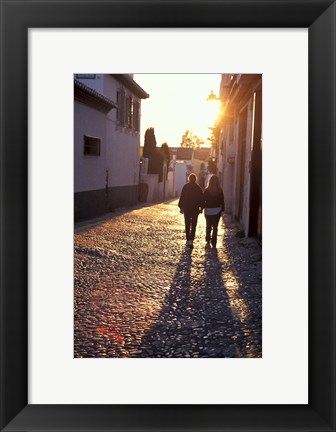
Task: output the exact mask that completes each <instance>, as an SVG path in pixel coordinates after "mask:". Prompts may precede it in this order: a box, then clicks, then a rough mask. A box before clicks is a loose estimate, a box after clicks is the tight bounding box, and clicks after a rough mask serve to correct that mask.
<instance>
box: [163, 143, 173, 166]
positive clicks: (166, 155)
mask: <svg viewBox="0 0 336 432" xmlns="http://www.w3.org/2000/svg"><path fill="white" fill-rule="evenodd" d="M161 151H162V154H163V155H164V158H165V159H166V161H167V167H169V165H170V161H171V154H170V150H169V147H168V144H167V143H166V142H165V143H163V144H162V146H161Z"/></svg>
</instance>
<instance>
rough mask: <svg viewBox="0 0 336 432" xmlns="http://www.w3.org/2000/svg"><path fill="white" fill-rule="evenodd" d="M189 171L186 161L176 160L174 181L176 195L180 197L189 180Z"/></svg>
mask: <svg viewBox="0 0 336 432" xmlns="http://www.w3.org/2000/svg"><path fill="white" fill-rule="evenodd" d="M187 172H188V169H187V163H186V162H176V164H175V183H174V190H175V196H178V197H179V196H180V195H181V191H182V188H183V186H184V185H185V184H186V182H187Z"/></svg>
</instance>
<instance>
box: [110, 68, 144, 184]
mask: <svg viewBox="0 0 336 432" xmlns="http://www.w3.org/2000/svg"><path fill="white" fill-rule="evenodd" d="M120 88H122V85H121V84H120V83H119V82H118V81H117V80H116V79H115V78H113V77H112V76H111V75H104V96H106V97H108V98H109V99H111V100H112V101H116V100H117V91H118V90H119V89H120ZM124 89H125V93H126V95H131V96H132V97H134V98H136V96H134V95H133V94H132V93H131V92H130V91H128V90H127V88H125V87H124ZM116 116H117V110H116V109H113V110H111V111H109V113H108V114H107V119H108V122H107V139H108V146H107V162H108V166H109V186H110V187H112V186H134V185H137V184H139V164H140V134H139V132H136V131H134V130H131V129H129V128H126V127H122V126H120V125H118V123H117V120H116Z"/></svg>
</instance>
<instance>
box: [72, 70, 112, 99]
mask: <svg viewBox="0 0 336 432" xmlns="http://www.w3.org/2000/svg"><path fill="white" fill-rule="evenodd" d="M93 75H96V77H95V78H78V77H77V76H76V74H75V78H76V80H78V81H80V82H82V83H83V84H85V85H86V86H88V87H90V88H92V89H94V90H96V91H97V92H98V93H100V94H104V75H103V74H93ZM112 100H113V101H114V99H112Z"/></svg>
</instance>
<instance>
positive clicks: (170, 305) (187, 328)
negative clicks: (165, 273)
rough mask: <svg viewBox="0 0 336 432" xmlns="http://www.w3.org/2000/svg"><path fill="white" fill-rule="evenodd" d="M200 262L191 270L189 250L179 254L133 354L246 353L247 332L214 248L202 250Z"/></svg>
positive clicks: (197, 354) (173, 355)
mask: <svg viewBox="0 0 336 432" xmlns="http://www.w3.org/2000/svg"><path fill="white" fill-rule="evenodd" d="M197 265H198V266H199V264H196V266H197ZM201 267H202V269H201V270H200V268H198V272H196V271H195V268H194V266H193V252H192V251H191V250H189V249H187V250H185V251H184V252H183V253H182V254H181V257H180V261H179V264H178V266H177V269H176V273H175V276H174V278H173V281H172V283H171V287H170V290H169V292H168V294H167V296H166V298H165V301H164V304H163V307H162V310H161V313H160V315H159V317H158V319H157V322H156V323H155V324H154V326H152V327H151V328H150V329H149V330H148V331H147V333H145V335H144V336H143V338H142V341H141V344H140V347H139V351H138V353H137V355H136V357H232V358H233V357H245V354H246V351H245V347H246V340H245V336H244V333H243V331H242V328H241V323H240V320H239V317H238V316H237V315H236V316H235V315H234V314H233V313H232V308H231V305H230V301H231V300H230V298H229V295H228V293H227V290H226V288H225V285H224V282H223V279H222V272H223V263H222V262H221V261H220V260H219V258H218V254H217V251H216V249H210V250H206V251H205V254H204V263H201ZM196 270H197V269H196Z"/></svg>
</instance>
